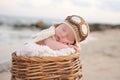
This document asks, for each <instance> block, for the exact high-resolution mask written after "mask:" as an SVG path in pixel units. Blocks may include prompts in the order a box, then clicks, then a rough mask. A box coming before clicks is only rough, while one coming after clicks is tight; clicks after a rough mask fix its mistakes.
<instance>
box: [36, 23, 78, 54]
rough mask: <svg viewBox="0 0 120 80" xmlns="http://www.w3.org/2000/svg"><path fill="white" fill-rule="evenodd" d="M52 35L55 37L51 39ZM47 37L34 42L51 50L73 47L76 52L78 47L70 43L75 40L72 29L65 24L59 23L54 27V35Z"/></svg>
mask: <svg viewBox="0 0 120 80" xmlns="http://www.w3.org/2000/svg"><path fill="white" fill-rule="evenodd" d="M53 36H54V38H55V39H53ZM53 36H51V37H49V38H47V39H44V40H42V41H38V42H36V43H37V44H40V45H47V46H49V47H50V48H51V49H53V50H59V49H62V48H69V47H71V48H74V49H75V50H76V51H77V52H78V51H79V48H78V47H77V46H75V45H72V44H73V43H74V41H75V36H74V33H73V31H72V30H71V29H70V27H68V26H67V25H66V24H61V25H59V26H58V27H57V28H56V29H55V35H53Z"/></svg>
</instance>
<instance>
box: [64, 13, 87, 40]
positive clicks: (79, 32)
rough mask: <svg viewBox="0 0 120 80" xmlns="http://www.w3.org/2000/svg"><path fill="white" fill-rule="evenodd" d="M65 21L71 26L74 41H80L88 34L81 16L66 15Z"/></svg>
mask: <svg viewBox="0 0 120 80" xmlns="http://www.w3.org/2000/svg"><path fill="white" fill-rule="evenodd" d="M65 23H67V24H68V25H70V26H71V27H72V30H73V32H74V34H75V38H76V42H81V41H83V40H84V39H85V38H86V37H87V36H88V33H89V26H88V24H87V23H86V22H85V20H84V19H83V18H82V17H80V16H77V15H72V16H68V17H67V18H66V19H65Z"/></svg>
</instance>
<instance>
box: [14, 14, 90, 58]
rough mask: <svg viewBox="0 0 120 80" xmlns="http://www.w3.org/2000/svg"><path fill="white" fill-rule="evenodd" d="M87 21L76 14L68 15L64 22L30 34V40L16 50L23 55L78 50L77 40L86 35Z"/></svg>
mask: <svg viewBox="0 0 120 80" xmlns="http://www.w3.org/2000/svg"><path fill="white" fill-rule="evenodd" d="M88 32H89V29H88V25H87V23H86V22H85V21H84V20H83V18H81V17H80V16H77V15H72V16H68V17H67V18H66V19H65V21H64V22H61V23H58V24H54V25H52V26H51V27H50V28H48V29H45V30H42V31H40V32H39V33H37V34H35V35H34V36H32V42H28V43H26V44H24V46H23V47H22V48H21V49H19V50H17V51H16V53H17V55H24V56H63V55H69V54H72V53H76V52H79V51H80V47H79V44H78V43H79V42H81V41H83V40H84V39H85V38H86V37H87V35H88Z"/></svg>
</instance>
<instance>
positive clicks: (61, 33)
mask: <svg viewBox="0 0 120 80" xmlns="http://www.w3.org/2000/svg"><path fill="white" fill-rule="evenodd" d="M55 38H56V40H57V41H59V42H62V43H63V44H67V45H69V44H73V43H74V41H75V36H74V33H73V31H72V29H71V28H70V27H69V26H67V25H66V24H60V25H59V26H58V27H57V28H56V29H55Z"/></svg>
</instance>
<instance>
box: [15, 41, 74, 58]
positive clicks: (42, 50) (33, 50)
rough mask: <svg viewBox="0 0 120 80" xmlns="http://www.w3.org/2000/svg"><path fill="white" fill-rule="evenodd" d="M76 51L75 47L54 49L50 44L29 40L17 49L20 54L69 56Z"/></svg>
mask: <svg viewBox="0 0 120 80" xmlns="http://www.w3.org/2000/svg"><path fill="white" fill-rule="evenodd" d="M73 53H75V50H74V49H73V48H64V49H60V50H52V49H50V48H49V47H48V46H45V45H38V44H36V43H34V42H29V43H27V44H25V45H24V46H23V47H21V48H20V49H18V50H17V51H16V54H17V55H18V56H54V57H57V56H67V55H70V54H73Z"/></svg>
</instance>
